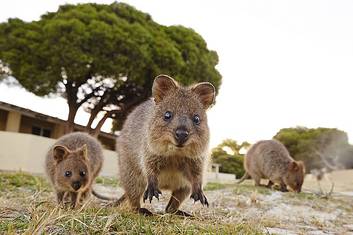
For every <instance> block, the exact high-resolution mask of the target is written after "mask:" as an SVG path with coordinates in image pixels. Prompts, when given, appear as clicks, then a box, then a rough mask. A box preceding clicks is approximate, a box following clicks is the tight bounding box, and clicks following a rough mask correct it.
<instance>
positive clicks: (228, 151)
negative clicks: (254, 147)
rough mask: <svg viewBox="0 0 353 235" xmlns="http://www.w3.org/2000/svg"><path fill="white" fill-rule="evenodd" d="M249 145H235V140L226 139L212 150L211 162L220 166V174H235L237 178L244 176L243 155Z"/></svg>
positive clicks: (244, 143)
mask: <svg viewBox="0 0 353 235" xmlns="http://www.w3.org/2000/svg"><path fill="white" fill-rule="evenodd" d="M249 145H250V144H249V143H247V142H243V143H241V144H239V143H237V142H236V141H235V140H231V139H226V140H224V141H223V142H222V143H221V144H219V145H218V146H217V147H215V148H213V149H212V161H213V162H214V163H218V164H220V169H219V170H220V172H223V173H230V174H235V175H236V176H237V177H238V178H239V177H241V176H242V175H243V174H244V172H245V171H244V166H243V161H244V153H242V150H245V149H247V148H248V147H249Z"/></svg>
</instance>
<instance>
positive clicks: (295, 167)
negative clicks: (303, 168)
mask: <svg viewBox="0 0 353 235" xmlns="http://www.w3.org/2000/svg"><path fill="white" fill-rule="evenodd" d="M288 170H290V171H298V170H299V165H298V163H297V162H296V161H293V162H291V163H289V167H288Z"/></svg>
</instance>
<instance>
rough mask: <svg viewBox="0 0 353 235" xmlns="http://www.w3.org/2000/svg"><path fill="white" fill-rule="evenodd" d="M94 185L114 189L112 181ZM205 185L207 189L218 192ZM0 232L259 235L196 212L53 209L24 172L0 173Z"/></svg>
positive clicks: (41, 184)
mask: <svg viewBox="0 0 353 235" xmlns="http://www.w3.org/2000/svg"><path fill="white" fill-rule="evenodd" d="M97 183H100V184H104V185H109V186H117V185H118V182H117V180H116V179H114V178H106V177H99V178H98V179H97ZM224 187H226V186H224V185H221V184H208V185H207V188H208V190H217V189H222V188H224ZM0 191H1V194H0V234H18V233H25V234H109V233H122V234H262V233H261V231H262V228H261V226H259V225H257V224H252V223H250V222H249V223H246V222H239V223H230V222H224V221H223V219H222V217H220V216H216V215H214V216H209V215H201V214H196V215H195V217H192V218H184V217H178V216H173V215H156V216H152V217H144V216H141V215H138V214H135V213H131V212H129V211H128V210H127V209H126V208H117V207H109V206H103V205H101V204H100V202H99V201H98V200H93V201H89V202H88V203H87V204H85V205H84V206H83V207H82V208H80V209H77V210H72V209H68V208H60V207H58V206H57V205H56V203H55V200H54V195H53V193H52V190H51V187H50V184H48V182H47V181H46V180H45V179H44V178H42V177H40V176H33V175H30V174H26V173H21V172H19V173H8V172H0Z"/></svg>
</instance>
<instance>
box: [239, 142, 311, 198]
mask: <svg viewBox="0 0 353 235" xmlns="http://www.w3.org/2000/svg"><path fill="white" fill-rule="evenodd" d="M244 168H245V170H246V174H245V175H244V176H243V177H242V179H241V180H240V181H239V182H238V183H240V182H242V181H243V180H244V179H246V178H247V177H248V176H249V175H250V176H251V178H253V179H254V181H255V185H256V186H260V180H261V178H263V179H269V183H268V185H267V187H272V185H273V184H274V183H277V184H279V185H280V187H281V191H283V192H285V191H287V186H289V187H290V188H291V189H292V190H294V191H296V192H300V191H301V187H302V185H303V181H304V175H305V168H304V164H303V162H301V161H294V159H293V158H292V157H291V156H290V155H289V153H288V151H287V149H286V147H285V146H284V145H283V144H282V143H280V142H278V141H276V140H263V141H259V142H257V143H255V144H254V145H253V146H251V148H250V149H249V151H248V152H247V154H246V157H245V160H244Z"/></svg>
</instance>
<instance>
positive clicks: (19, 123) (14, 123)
mask: <svg viewBox="0 0 353 235" xmlns="http://www.w3.org/2000/svg"><path fill="white" fill-rule="evenodd" d="M65 123H66V121H64V120H62V119H59V118H55V117H51V116H48V115H45V114H42V113H38V112H35V111H32V110H30V109H26V108H22V107H19V106H16V105H12V104H9V103H5V102H2V101H0V131H9V132H18V133H26V134H33V135H38V136H43V137H47V138H52V139H57V138H59V137H61V136H62V135H64V130H65ZM84 129H85V127H84V126H81V125H77V124H76V125H75V131H84ZM98 139H99V140H100V142H101V143H102V145H103V146H104V148H106V149H108V150H114V149H115V139H116V135H114V134H111V133H106V132H101V133H100V134H99V136H98Z"/></svg>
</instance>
